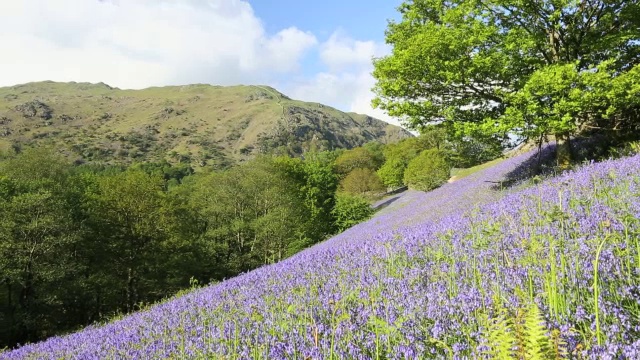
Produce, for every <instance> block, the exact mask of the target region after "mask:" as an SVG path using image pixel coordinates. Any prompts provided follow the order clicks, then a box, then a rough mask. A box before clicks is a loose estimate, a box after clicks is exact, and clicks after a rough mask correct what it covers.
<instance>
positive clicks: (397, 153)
mask: <svg viewBox="0 0 640 360" xmlns="http://www.w3.org/2000/svg"><path fill="white" fill-rule="evenodd" d="M434 130H435V129H434ZM443 136H444V133H441V132H439V131H437V130H435V131H428V130H425V131H424V132H423V134H422V135H420V136H419V137H415V138H410V139H406V140H403V141H400V142H398V143H395V144H389V145H387V146H386V147H385V149H384V157H385V162H384V164H383V165H382V167H380V169H379V170H378V176H380V179H381V180H382V183H383V184H384V185H385V186H387V187H391V188H398V187H401V186H403V184H404V182H403V179H404V171H405V169H406V168H407V165H408V164H409V162H410V161H411V160H413V159H414V158H415V157H416V156H418V155H419V154H420V153H421V152H422V151H424V150H426V149H431V148H437V147H439V146H441V145H442V144H443V143H444V137H443Z"/></svg>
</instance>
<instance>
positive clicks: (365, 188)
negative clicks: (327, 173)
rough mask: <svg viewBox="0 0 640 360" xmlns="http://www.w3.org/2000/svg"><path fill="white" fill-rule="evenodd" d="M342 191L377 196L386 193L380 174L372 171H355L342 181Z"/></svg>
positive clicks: (359, 169)
mask: <svg viewBox="0 0 640 360" xmlns="http://www.w3.org/2000/svg"><path fill="white" fill-rule="evenodd" d="M340 190H341V191H344V192H347V193H350V194H358V195H363V196H364V195H367V194H369V195H376V194H379V193H381V192H384V185H383V184H382V181H380V178H379V177H378V174H376V173H375V172H374V171H373V170H371V169H362V168H358V169H353V170H352V171H351V172H350V173H349V174H348V175H347V176H346V177H345V178H344V179H342V181H340Z"/></svg>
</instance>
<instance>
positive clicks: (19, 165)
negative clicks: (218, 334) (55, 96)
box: [0, 128, 499, 348]
mask: <svg viewBox="0 0 640 360" xmlns="http://www.w3.org/2000/svg"><path fill="white" fill-rule="evenodd" d="M443 136H444V132H442V130H438V129H436V128H433V129H431V130H430V131H426V132H425V134H424V135H422V136H419V137H416V138H411V139H406V140H404V141H402V142H400V143H397V144H392V145H387V146H385V145H382V144H379V143H369V144H367V145H365V146H363V147H360V148H355V149H351V150H336V151H325V152H319V153H307V154H305V157H304V158H302V159H301V158H289V157H271V156H263V157H259V158H256V159H254V160H251V161H247V162H245V163H242V164H240V165H238V166H235V167H232V168H229V169H226V170H224V171H214V170H205V171H202V172H199V173H197V174H194V172H193V170H192V169H191V168H190V167H188V166H187V165H184V164H183V165H181V164H176V165H173V166H172V165H170V164H168V163H140V164H135V165H132V166H130V167H124V166H115V165H110V166H107V165H96V164H84V165H73V164H71V163H69V162H68V161H67V160H65V158H64V157H62V156H61V155H58V154H57V153H56V151H55V150H52V149H25V150H23V151H22V152H20V153H17V154H9V155H5V156H4V157H2V158H1V159H0V348H2V347H4V346H15V345H16V344H18V343H25V342H32V341H37V340H40V339H43V338H46V337H49V336H52V335H56V334H61V333H65V332H68V331H73V330H75V329H78V328H79V327H82V326H86V325H88V324H92V323H94V322H100V321H105V320H108V319H109V318H112V317H113V316H114V315H117V314H122V313H128V312H131V311H135V310H137V309H140V308H141V307H142V306H144V305H145V304H149V303H153V302H155V301H158V300H161V299H163V298H166V297H168V296H171V295H173V294H175V293H176V292H178V291H180V290H182V289H186V288H189V287H190V286H191V285H192V284H193V283H198V284H208V283H210V282H216V281H221V280H223V279H226V278H229V277H232V276H235V275H237V274H239V273H242V272H246V271H249V270H251V269H254V268H256V267H259V266H262V265H265V264H270V263H274V262H277V261H279V260H281V259H284V258H286V257H288V256H291V255H292V254H295V253H296V252H298V251H300V250H302V249H304V248H306V247H308V246H310V245H312V244H314V243H317V242H319V241H322V240H324V239H326V238H327V237H329V236H330V235H332V234H335V233H337V232H339V231H342V230H344V229H346V228H348V227H350V226H353V225H355V224H357V223H358V222H360V221H363V220H364V219H367V218H368V217H370V216H371V215H372V214H373V209H372V207H371V201H372V200H374V199H377V198H379V197H380V196H382V195H383V194H384V193H385V191H386V190H387V189H389V188H396V187H399V186H403V185H405V184H407V185H410V186H412V187H414V188H417V189H424V190H426V189H428V188H432V187H433V186H437V185H439V184H440V183H442V182H443V181H446V178H448V171H449V169H450V167H451V166H453V165H455V164H456V161H458V160H456V158H455V156H452V154H453V153H454V152H453V151H452V149H454V148H455V144H452V143H448V142H446V141H445V139H444V137H443ZM435 148H441V149H442V150H438V151H435V150H432V151H426V150H429V149H435ZM445 149H449V151H448V152H447V150H445ZM434 152H435V153H437V154H448V155H447V156H446V157H440V158H438V159H439V160H438V161H436V162H437V163H439V164H444V165H443V168H442V169H441V171H440V174H442V173H443V171H444V173H445V175H440V178H439V179H437V180H436V182H439V183H436V184H435V185H430V187H428V188H427V187H424V186H421V185H419V184H413V183H411V184H409V183H403V179H404V169H405V168H407V166H409V168H411V161H413V160H414V159H417V158H419V157H422V158H424V157H429V156H430V155H429V154H431V153H434ZM420 154H423V155H422V156H420ZM474 154H475V155H474V156H476V158H475V159H471V160H469V159H468V160H469V161H471V162H480V161H484V160H486V159H485V158H486V154H485V153H482V152H476V153H474ZM498 154H499V153H493V155H494V156H497V155H498ZM442 159H446V161H444V162H443V161H442ZM422 161H424V159H423V160H422ZM389 163H392V164H396V163H401V164H402V166H400V167H399V170H398V169H395V173H393V174H392V175H391V178H393V179H392V180H389V179H391V178H390V177H389V175H387V173H386V172H385V170H384V169H385V168H389V167H390V165H389ZM431 171H432V169H427V171H426V172H423V173H422V175H420V174H418V175H416V174H414V175H412V176H414V178H415V177H416V176H417V177H418V178H420V176H421V179H429V178H430V177H429V173H430V172H431ZM414 172H416V171H414ZM418 172H419V171H418ZM443 176H444V177H443ZM398 179H399V180H398ZM429 181H432V182H433V179H431V180H429ZM385 185H386V186H385ZM414 185H415V186H414Z"/></svg>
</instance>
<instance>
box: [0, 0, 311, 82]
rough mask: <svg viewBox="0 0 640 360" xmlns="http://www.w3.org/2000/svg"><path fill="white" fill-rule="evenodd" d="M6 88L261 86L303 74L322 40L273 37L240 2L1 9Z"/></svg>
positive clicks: (79, 1) (149, 1) (17, 4)
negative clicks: (66, 84) (40, 84)
mask: <svg viewBox="0 0 640 360" xmlns="http://www.w3.org/2000/svg"><path fill="white" fill-rule="evenodd" d="M0 43H1V44H2V49H3V53H4V54H5V55H3V56H2V57H0V85H2V86H4V85H13V84H16V83H23V82H29V81H41V80H55V81H90V82H100V81H102V82H106V83H108V84H110V85H114V86H118V87H123V88H141V87H147V86H155V85H168V84H184V83H214V84H222V85H226V84H236V83H259V82H265V81H269V80H270V77H271V76H273V75H275V74H277V73H286V72H293V71H296V70H297V69H298V67H299V62H300V60H301V58H302V57H303V56H304V54H305V52H306V51H307V50H309V49H310V48H312V47H313V46H315V45H316V44H317V40H316V38H315V36H314V35H313V34H310V33H307V32H303V31H301V30H299V29H297V28H293V27H292V28H287V29H284V30H282V31H280V32H279V33H277V34H275V35H273V36H268V35H267V34H266V33H265V30H264V27H263V25H262V23H261V21H260V19H258V18H257V17H256V16H255V14H254V13H253V10H252V8H251V6H250V5H249V4H248V3H247V2H245V1H240V0H211V1H206V0H187V1H178V0H120V1H116V0H113V1H102V2H99V1H89V0H64V1H62V0H55V1H49V0H22V1H3V2H0Z"/></svg>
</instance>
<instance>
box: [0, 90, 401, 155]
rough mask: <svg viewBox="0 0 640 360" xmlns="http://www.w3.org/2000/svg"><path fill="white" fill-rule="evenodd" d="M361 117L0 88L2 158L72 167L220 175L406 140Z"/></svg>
mask: <svg viewBox="0 0 640 360" xmlns="http://www.w3.org/2000/svg"><path fill="white" fill-rule="evenodd" d="M410 136H411V134H410V133H408V132H407V131H405V130H403V129H401V128H400V127H397V126H393V125H389V124H387V123H386V122H383V121H381V120H378V119H374V118H371V117H369V116H366V115H360V114H354V113H348V114H347V113H344V112H341V111H339V110H336V109H334V108H331V107H329V106H325V105H322V104H317V103H306V102H302V101H296V100H292V99H290V98H288V97H287V96H285V95H283V94H281V93H280V92H278V91H277V90H275V89H273V88H270V87H267V86H232V87H222V86H211V85H202V84H197V85H186V86H169V87H156V88H148V89H144V90H120V89H117V88H112V87H110V86H108V85H106V84H103V83H99V84H89V83H73V82H72V83H55V82H38V83H29V84H24V85H17V86H12V87H6V88H0V150H7V149H10V148H11V147H18V148H20V147H24V146H29V145H31V144H50V145H52V146H54V147H55V148H57V149H63V150H61V151H64V152H65V154H67V155H68V156H69V157H71V158H73V159H74V160H77V161H79V162H84V161H89V162H107V163H131V162H138V161H157V160H161V159H166V160H168V161H169V162H172V163H179V162H181V163H185V162H186V163H191V164H192V165H194V166H196V167H198V166H205V165H212V166H217V167H224V166H226V165H229V164H232V163H235V162H238V161H243V160H246V159H248V158H251V157H253V156H255V155H256V154H259V153H270V152H276V153H283V154H290V155H300V154H303V153H304V152H305V151H308V150H325V149H334V148H352V147H355V146H359V145H362V144H364V143H366V142H369V141H372V140H378V141H380V142H383V143H387V142H393V141H397V140H400V139H403V138H407V137H410Z"/></svg>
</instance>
